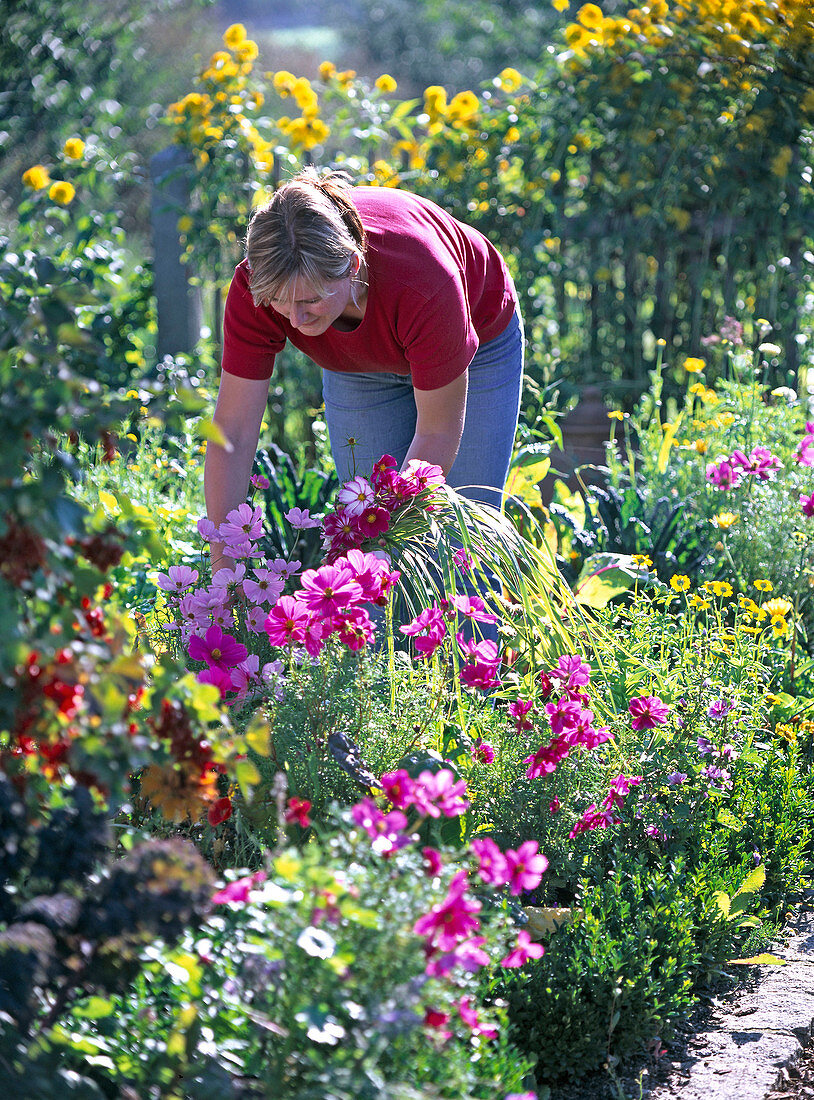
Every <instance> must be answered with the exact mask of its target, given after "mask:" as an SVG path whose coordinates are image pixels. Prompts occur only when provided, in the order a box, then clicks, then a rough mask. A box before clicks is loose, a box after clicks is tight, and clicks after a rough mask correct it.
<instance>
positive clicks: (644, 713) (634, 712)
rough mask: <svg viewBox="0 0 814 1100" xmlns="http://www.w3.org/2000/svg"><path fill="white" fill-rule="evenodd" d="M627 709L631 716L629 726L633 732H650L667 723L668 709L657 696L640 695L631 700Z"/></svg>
mask: <svg viewBox="0 0 814 1100" xmlns="http://www.w3.org/2000/svg"><path fill="white" fill-rule="evenodd" d="M627 709H628V710H629V711H630V715H631V723H630V724H631V726H632V727H633V729H635V730H651V729H654V728H655V727H656V726H663V725H664V723H665V722H666V721H667V715H668V714H669V713H670V708H669V707H668V706H667V704H666V703H663V702H662V701H661V699H659V697H658V695H640V696H638V697H637V698H636V699H631V700H630V702H629V703H628V706H627Z"/></svg>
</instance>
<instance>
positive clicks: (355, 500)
mask: <svg viewBox="0 0 814 1100" xmlns="http://www.w3.org/2000/svg"><path fill="white" fill-rule="evenodd" d="M336 499H337V501H338V503H339V506H340V507H341V508H344V509H345V511H346V512H347V514H348V515H349V516H361V514H362V512H364V511H365V509H366V508H369V507H370V506H371V505H372V504H373V502H374V500H375V499H376V492H375V490H374V488H373V486H372V485H371V484H370V482H369V481H368V480H367V478H366V477H361V476H359V477H354V478H351V480H350V481H346V482H345V484H344V485H343V486H342V488H341V489H340V490H339V492H338V493H337V495H336Z"/></svg>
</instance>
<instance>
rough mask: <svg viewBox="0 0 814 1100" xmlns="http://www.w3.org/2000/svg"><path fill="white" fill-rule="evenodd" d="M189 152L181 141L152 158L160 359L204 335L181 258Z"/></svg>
mask: <svg viewBox="0 0 814 1100" xmlns="http://www.w3.org/2000/svg"><path fill="white" fill-rule="evenodd" d="M188 165H189V155H188V153H187V152H186V150H184V149H182V148H181V147H180V146H178V145H171V146H169V147H168V148H167V149H162V150H161V152H159V153H156V154H155V156H153V157H151V158H150V180H151V183H152V190H151V197H150V223H151V226H152V234H153V276H154V285H155V296H156V306H157V311H158V340H157V342H156V352H157V354H158V358H159V359H162V358H163V357H164V356H165V355H177V354H178V353H179V352H188V351H192V349H193V348H194V347H195V345H196V344H197V342H198V340H199V339H200V335H201V294H200V290H199V288H198V287H197V286H194V285H193V284H192V283H191V281H190V276H191V274H192V273H191V271H190V270H189V266H188V265H187V264H184V263H182V262H181V255H182V247H181V238H180V234H179V232H178V219H179V218H180V217H181V215H182V214H184V213H186V211H187V209H188V208H189V174H188V172H187V171H186V169H187V167H188Z"/></svg>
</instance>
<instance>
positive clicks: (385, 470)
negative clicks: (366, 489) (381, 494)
mask: <svg viewBox="0 0 814 1100" xmlns="http://www.w3.org/2000/svg"><path fill="white" fill-rule="evenodd" d="M397 471H398V462H396V460H395V458H393V456H392V455H382V457H381V458H380V459H378V460H377V461H376V462H374V463H373V470H372V472H371V475H370V481H371V484H372V485H373V487H374V488H375V489H380V488H382V486H384V485H387V484H389V482H390V478H391V477H392V476H393V474H395V473H396V472H397Z"/></svg>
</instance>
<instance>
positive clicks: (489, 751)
mask: <svg viewBox="0 0 814 1100" xmlns="http://www.w3.org/2000/svg"><path fill="white" fill-rule="evenodd" d="M494 758H495V750H494V749H493V748H492V746H491V745H490V744H489V742H488V741H479V742H478V743H477V744H476V745H473V746H472V759H473V760H474V761H475V763H476V764H491V763H492V761H493V760H494Z"/></svg>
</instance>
